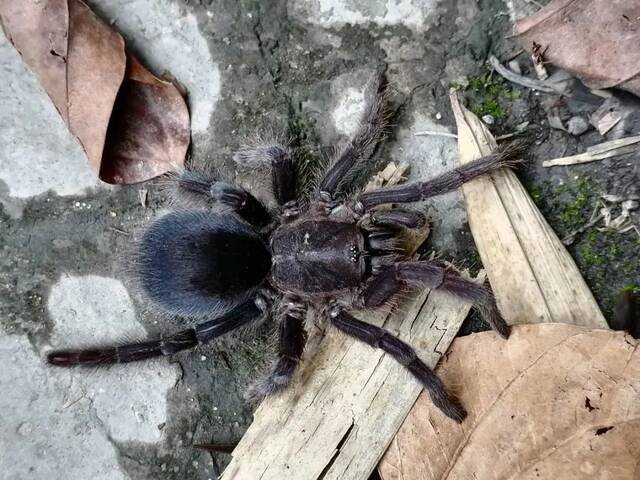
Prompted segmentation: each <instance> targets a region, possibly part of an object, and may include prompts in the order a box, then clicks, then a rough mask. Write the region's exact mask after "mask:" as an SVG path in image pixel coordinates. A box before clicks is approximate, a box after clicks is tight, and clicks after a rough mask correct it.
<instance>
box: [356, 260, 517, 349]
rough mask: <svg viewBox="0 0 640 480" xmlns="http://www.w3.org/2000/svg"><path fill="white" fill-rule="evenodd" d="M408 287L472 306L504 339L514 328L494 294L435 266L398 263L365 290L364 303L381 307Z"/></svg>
mask: <svg viewBox="0 0 640 480" xmlns="http://www.w3.org/2000/svg"><path fill="white" fill-rule="evenodd" d="M407 283H409V284H421V285H425V286H427V287H429V288H432V289H434V290H438V291H440V292H444V293H448V294H450V295H454V296H456V297H458V298H460V299H462V300H466V301H468V302H470V303H472V304H473V306H474V307H475V308H476V309H477V310H478V312H479V313H480V315H481V316H482V318H483V319H484V320H485V321H486V322H487V323H488V324H489V325H490V326H491V328H492V329H494V330H495V331H496V332H498V334H500V336H502V337H503V338H508V337H509V333H510V331H511V327H510V326H509V325H508V324H507V322H505V320H504V318H502V315H501V314H500V311H499V310H498V306H497V305H496V300H495V298H494V296H493V293H491V290H489V289H488V288H486V287H484V286H482V285H478V284H477V283H474V282H472V281H470V280H467V279H465V278H462V277H461V276H460V275H458V273H456V272H455V271H453V270H450V269H447V268H445V267H443V266H441V265H438V264H436V263H433V262H426V261H409V262H397V263H395V264H394V265H392V266H390V267H388V268H386V269H385V270H384V271H382V272H381V273H380V274H379V275H377V276H375V277H374V278H373V279H372V280H371V281H370V282H369V284H368V285H367V286H366V287H365V289H364V290H363V292H362V302H363V304H364V306H366V307H377V306H380V305H382V304H383V303H384V302H385V301H386V300H387V299H388V298H389V297H391V296H393V295H394V294H396V293H397V292H398V291H400V290H401V289H402V287H403V286H404V285H405V284H407Z"/></svg>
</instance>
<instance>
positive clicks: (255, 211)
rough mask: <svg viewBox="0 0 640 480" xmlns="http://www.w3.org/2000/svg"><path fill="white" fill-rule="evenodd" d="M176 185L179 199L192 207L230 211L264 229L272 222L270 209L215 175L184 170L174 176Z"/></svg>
mask: <svg viewBox="0 0 640 480" xmlns="http://www.w3.org/2000/svg"><path fill="white" fill-rule="evenodd" d="M172 183H173V185H172V186H173V194H174V197H175V198H176V200H179V201H182V202H186V203H187V204H188V205H189V206H193V205H196V206H203V207H222V208H226V209H230V210H233V211H235V212H236V213H237V214H238V215H240V216H241V217H242V218H244V219H245V220H246V221H247V222H249V223H251V224H252V225H255V226H264V225H266V224H267V223H269V222H270V221H271V216H270V215H269V212H268V211H267V209H266V207H265V206H264V205H263V204H262V203H261V202H260V201H259V200H258V199H257V198H255V197H254V196H253V195H251V194H250V193H249V192H247V191H246V190H244V189H242V188H240V187H237V186H235V185H233V184H231V183H228V182H224V181H221V180H218V179H217V178H215V177H214V176H211V175H205V174H201V173H196V172H193V171H191V170H182V171H180V172H178V173H177V174H176V175H175V176H173V177H172Z"/></svg>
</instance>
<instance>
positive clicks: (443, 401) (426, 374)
mask: <svg viewBox="0 0 640 480" xmlns="http://www.w3.org/2000/svg"><path fill="white" fill-rule="evenodd" d="M330 318H331V323H332V325H333V326H334V327H336V328H337V329H338V330H340V331H342V332H344V333H346V334H347V335H349V336H351V337H354V338H356V339H358V340H360V341H362V342H364V343H366V344H368V345H370V346H372V347H374V348H380V349H382V350H383V351H385V352H386V353H388V354H389V355H391V356H392V357H393V358H394V360H396V361H397V362H398V363H400V364H401V365H403V366H404V367H405V368H406V369H407V370H409V372H411V373H412V374H413V376H414V377H416V378H417V379H418V380H419V381H420V382H421V383H422V384H423V385H424V387H425V388H426V389H427V392H429V396H430V397H431V400H432V401H433V403H434V405H435V406H436V407H438V408H439V409H440V410H442V412H443V413H444V414H445V415H446V416H448V417H449V418H452V419H453V420H455V421H456V422H458V423H460V422H462V420H464V418H465V417H466V416H467V412H466V411H465V410H464V408H463V407H462V406H460V405H459V404H458V403H456V401H455V400H454V399H453V398H452V397H450V396H449V394H447V391H446V389H445V387H444V384H443V383H442V380H440V379H439V378H438V376H437V375H436V374H435V373H434V372H433V370H431V369H430V368H429V367H428V366H427V365H426V364H425V363H424V362H423V361H422V360H420V358H419V357H418V355H417V354H416V352H415V350H414V349H413V348H412V347H411V346H410V345H408V344H406V343H405V342H403V341H402V340H400V339H399V338H398V337H396V336H394V335H392V334H391V333H389V332H388V331H386V330H384V329H383V328H380V327H376V326H375V325H371V324H369V323H366V322H363V321H361V320H358V319H357V318H355V317H353V316H352V315H350V314H348V313H347V312H344V311H343V310H342V309H340V308H335V309H334V310H332V311H331V313H330Z"/></svg>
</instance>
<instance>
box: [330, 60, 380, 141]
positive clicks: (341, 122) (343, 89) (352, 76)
mask: <svg viewBox="0 0 640 480" xmlns="http://www.w3.org/2000/svg"><path fill="white" fill-rule="evenodd" d="M374 75H375V72H374V71H373V70H369V69H365V70H358V71H355V72H351V73H346V74H344V75H340V76H339V77H337V78H335V79H334V80H333V81H332V82H331V96H332V98H333V102H334V108H333V110H332V112H331V118H332V120H333V125H334V127H335V129H336V131H337V132H338V133H341V134H343V135H345V136H347V137H350V136H351V135H353V134H354V133H355V131H356V129H357V128H358V122H359V121H360V118H361V117H362V114H363V112H364V108H365V93H366V89H367V85H368V82H369V81H370V80H372V79H373V78H374Z"/></svg>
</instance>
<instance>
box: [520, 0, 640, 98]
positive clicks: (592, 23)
mask: <svg viewBox="0 0 640 480" xmlns="http://www.w3.org/2000/svg"><path fill="white" fill-rule="evenodd" d="M516 31H517V33H518V35H519V41H520V43H521V44H522V46H523V47H524V48H526V49H528V50H529V51H532V50H533V48H534V42H535V43H536V44H539V45H541V49H542V50H543V51H544V60H545V61H548V62H551V63H553V64H555V65H557V66H559V67H561V68H564V69H565V70H567V71H569V72H571V73H572V74H574V75H575V76H577V77H578V78H580V79H581V80H582V81H584V83H585V84H587V85H588V86H589V87H591V88H596V89H601V88H611V87H618V88H621V89H623V90H627V91H629V92H632V93H635V94H636V95H640V48H638V45H640V2H638V0H613V1H612V0H581V1H576V0H555V1H552V2H551V3H549V4H548V5H547V6H545V7H543V8H541V9H540V10H539V11H538V12H537V13H535V14H534V15H531V16H529V17H526V18H524V19H521V20H519V21H518V22H517V25H516Z"/></svg>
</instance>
